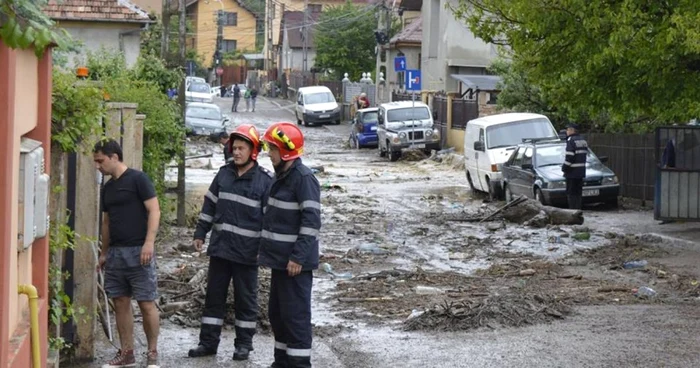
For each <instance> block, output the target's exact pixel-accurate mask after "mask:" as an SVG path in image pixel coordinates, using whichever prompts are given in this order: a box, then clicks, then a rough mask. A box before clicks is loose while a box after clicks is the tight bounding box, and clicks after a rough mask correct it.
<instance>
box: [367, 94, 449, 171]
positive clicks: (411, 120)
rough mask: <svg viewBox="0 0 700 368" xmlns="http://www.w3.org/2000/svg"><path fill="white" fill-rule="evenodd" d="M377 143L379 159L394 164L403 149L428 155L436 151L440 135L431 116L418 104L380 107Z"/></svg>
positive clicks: (396, 104)
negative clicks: (387, 157) (422, 151)
mask: <svg viewBox="0 0 700 368" xmlns="http://www.w3.org/2000/svg"><path fill="white" fill-rule="evenodd" d="M377 119H378V125H377V139H378V146H379V156H381V157H385V156H387V155H388V156H389V160H391V161H396V160H398V159H399V158H400V157H401V151H402V150H403V149H406V148H418V149H422V150H424V151H425V152H426V153H430V151H431V150H439V149H440V131H439V130H438V129H436V127H435V126H434V124H433V114H431V113H430V108H428V105H426V104H424V103H422V102H413V101H397V102H388V103H383V104H381V105H380V106H379V110H378V117H377Z"/></svg>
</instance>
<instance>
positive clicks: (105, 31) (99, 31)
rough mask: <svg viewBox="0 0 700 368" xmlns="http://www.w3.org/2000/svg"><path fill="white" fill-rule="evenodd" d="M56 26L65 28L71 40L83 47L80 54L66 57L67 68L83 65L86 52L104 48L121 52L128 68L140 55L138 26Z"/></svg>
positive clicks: (110, 24)
mask: <svg viewBox="0 0 700 368" xmlns="http://www.w3.org/2000/svg"><path fill="white" fill-rule="evenodd" d="M58 26H59V27H62V28H65V29H66V30H67V31H68V33H70V35H71V36H72V37H73V39H75V40H77V41H79V42H81V43H82V45H83V47H82V49H81V52H80V54H77V55H76V54H71V55H69V56H68V67H71V68H72V67H75V66H77V65H78V64H81V65H84V63H85V60H86V55H87V51H88V50H89V51H92V52H99V51H100V49H101V48H102V47H104V48H106V49H109V50H119V51H122V52H123V53H124V58H125V59H126V65H127V66H128V67H132V66H134V64H136V60H138V58H139V55H140V53H141V34H140V32H139V30H140V29H141V25H140V24H136V23H106V22H69V21H60V22H58ZM125 32H128V33H125ZM76 59H77V60H76ZM76 61H77V63H76Z"/></svg>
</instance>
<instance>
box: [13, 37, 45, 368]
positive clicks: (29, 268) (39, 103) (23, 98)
mask: <svg viewBox="0 0 700 368" xmlns="http://www.w3.org/2000/svg"><path fill="white" fill-rule="evenodd" d="M51 68H52V61H51V53H50V52H47V53H46V54H45V55H44V57H43V58H42V59H37V58H36V56H35V55H34V52H33V51H32V50H22V51H17V50H12V49H9V48H8V47H6V46H5V45H4V44H3V43H2V42H0V122H2V123H1V124H0V163H1V164H0V167H2V168H3V171H4V175H2V176H1V177H0V188H1V189H0V211H2V213H1V214H0V237H1V239H0V244H3V246H2V247H0V262H2V264H3V267H2V268H1V271H0V366H1V367H22V368H25V367H29V366H31V363H30V352H29V347H30V337H29V336H30V335H29V313H28V303H27V297H26V296H20V295H18V285H20V284H30V285H34V286H36V288H37V291H38V293H39V300H38V304H39V323H40V333H41V336H40V341H41V344H42V346H41V353H42V357H41V359H42V361H46V358H47V336H46V333H47V326H48V321H47V319H48V318H47V317H48V314H47V305H48V303H47V298H48V259H49V249H48V237H44V238H41V239H37V240H36V241H34V243H33V244H32V246H31V247H30V248H28V249H26V250H24V249H23V247H20V246H19V244H18V230H17V227H18V222H19V215H18V211H19V202H18V199H17V198H18V193H19V188H18V186H19V170H20V168H19V158H20V149H19V148H20V140H21V138H22V137H23V136H24V137H27V138H31V139H34V140H38V141H40V142H42V143H43V148H44V159H45V160H46V162H47V163H48V162H50V159H51V157H50V131H51V125H50V124H51ZM46 172H47V173H50V169H49V165H46Z"/></svg>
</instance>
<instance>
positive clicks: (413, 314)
mask: <svg viewBox="0 0 700 368" xmlns="http://www.w3.org/2000/svg"><path fill="white" fill-rule="evenodd" d="M424 313H425V311H422V310H418V309H414V310H413V311H411V314H410V315H409V316H408V318H406V320H407V321H409V320H412V319H414V318H418V317H420V316H422V315H423V314H424Z"/></svg>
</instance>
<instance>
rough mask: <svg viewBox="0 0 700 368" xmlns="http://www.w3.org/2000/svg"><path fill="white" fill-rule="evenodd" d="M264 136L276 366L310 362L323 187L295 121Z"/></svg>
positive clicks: (265, 239) (265, 257)
mask: <svg viewBox="0 0 700 368" xmlns="http://www.w3.org/2000/svg"><path fill="white" fill-rule="evenodd" d="M263 140H264V141H265V143H266V144H267V146H268V147H269V153H270V161H272V165H273V167H274V168H275V174H276V178H275V181H274V183H273V184H272V186H271V187H270V192H269V197H268V198H267V200H266V202H265V204H264V207H263V208H264V209H265V211H264V213H265V215H264V216H263V229H262V240H261V241H260V258H259V260H260V264H261V265H262V266H265V267H270V268H271V269H272V278H271V283H270V302H269V310H268V313H269V318H270V325H271V326H272V332H273V333H274V335H275V353H274V358H275V361H274V363H273V364H272V367H273V368H300V367H304V368H305V367H311V339H312V333H311V286H312V283H313V274H312V272H313V270H315V269H317V268H318V262H319V256H318V236H319V232H320V229H321V188H320V185H319V183H318V180H317V179H316V177H315V176H314V174H313V172H312V171H311V169H309V168H308V167H306V166H305V165H304V164H302V162H301V158H300V157H301V155H302V152H303V149H304V136H303V134H302V133H301V130H299V128H297V126H296V125H295V124H292V123H275V124H272V125H271V126H270V127H269V128H268V129H267V131H266V132H265V134H264V135H263Z"/></svg>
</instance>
